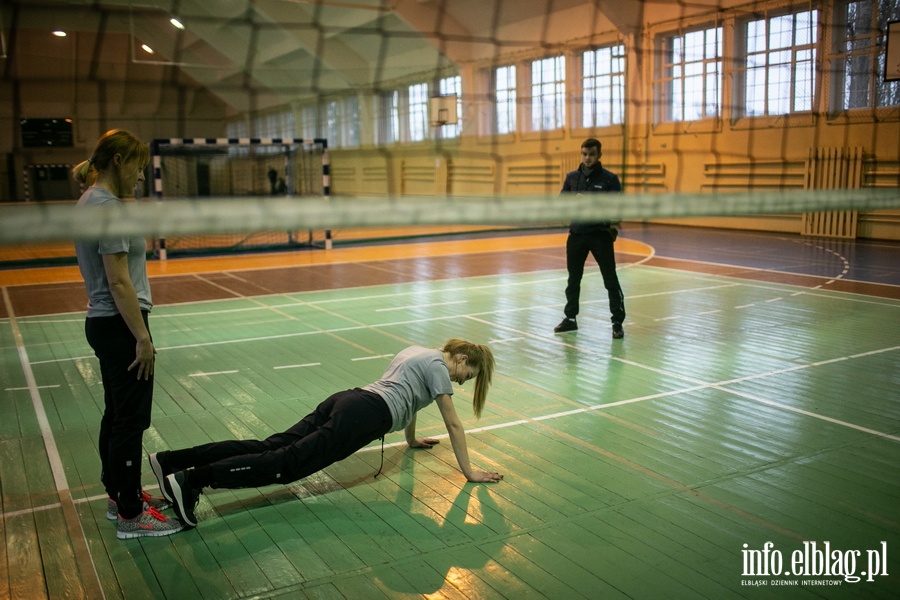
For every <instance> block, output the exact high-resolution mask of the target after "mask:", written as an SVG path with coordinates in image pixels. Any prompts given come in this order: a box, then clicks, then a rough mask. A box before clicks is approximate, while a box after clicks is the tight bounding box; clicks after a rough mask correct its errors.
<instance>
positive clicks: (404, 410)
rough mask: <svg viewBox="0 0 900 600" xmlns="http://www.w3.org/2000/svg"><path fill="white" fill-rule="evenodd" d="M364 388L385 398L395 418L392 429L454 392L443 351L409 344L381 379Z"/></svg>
mask: <svg viewBox="0 0 900 600" xmlns="http://www.w3.org/2000/svg"><path fill="white" fill-rule="evenodd" d="M363 389H364V390H369V391H370V392H375V393H376V394H378V395H379V396H381V397H382V398H384V401H385V403H386V404H387V405H388V409H390V411H391V417H393V419H394V424H393V427H392V428H391V431H400V430H401V429H403V428H405V427H406V426H407V425H409V422H410V421H412V418H413V415H415V414H416V412H417V411H419V410H421V409H423V408H425V407H426V406H428V405H429V404H431V403H432V402H434V399H435V398H436V397H438V396H440V395H441V394H450V395H452V394H453V383H452V382H451V381H450V369H449V368H448V367H447V363H445V362H444V355H443V352H441V351H440V350H435V349H434V348H423V347H421V346H410V347H409V348H406V349H405V350H403V351H402V352H400V353H399V354H397V356H395V357H394V360H393V361H392V362H391V364H390V366H389V367H388V368H387V371H385V372H384V375H382V376H381V379H379V380H378V381H376V382H374V383H370V384H369V385H364V386H363Z"/></svg>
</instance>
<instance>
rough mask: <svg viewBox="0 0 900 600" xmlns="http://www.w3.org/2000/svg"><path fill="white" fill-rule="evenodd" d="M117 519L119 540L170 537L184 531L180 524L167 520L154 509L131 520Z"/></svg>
mask: <svg viewBox="0 0 900 600" xmlns="http://www.w3.org/2000/svg"><path fill="white" fill-rule="evenodd" d="M117 518H118V522H117V523H116V537H117V538H119V539H120V540H129V539H132V538H139V537H159V536H162V535H172V534H173V533H178V532H179V531H181V530H182V529H184V526H183V525H182V524H181V523H179V522H178V521H176V520H175V519H167V518H166V517H165V516H164V515H163V514H162V513H161V512H159V511H158V510H156V509H155V508H148V509H147V510H145V511H144V512H142V513H141V514H139V515H138V516H136V517H135V518H133V519H123V518H122V517H117Z"/></svg>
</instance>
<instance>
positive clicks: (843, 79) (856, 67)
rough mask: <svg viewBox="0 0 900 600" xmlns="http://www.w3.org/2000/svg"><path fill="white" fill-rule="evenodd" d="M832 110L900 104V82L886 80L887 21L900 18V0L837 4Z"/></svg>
mask: <svg viewBox="0 0 900 600" xmlns="http://www.w3.org/2000/svg"><path fill="white" fill-rule="evenodd" d="M834 20H835V27H834V30H833V31H834V33H833V36H834V37H833V43H832V51H833V55H832V57H831V65H832V73H833V81H832V94H831V110H832V111H834V112H838V111H842V110H849V109H853V108H877V107H880V106H898V105H900V82H898V81H885V80H884V67H885V57H886V54H885V46H886V34H887V24H888V23H889V22H891V21H897V20H900V0H880V1H878V2H876V1H875V0H860V1H849V0H843V1H842V2H837V3H836V4H835V19H834Z"/></svg>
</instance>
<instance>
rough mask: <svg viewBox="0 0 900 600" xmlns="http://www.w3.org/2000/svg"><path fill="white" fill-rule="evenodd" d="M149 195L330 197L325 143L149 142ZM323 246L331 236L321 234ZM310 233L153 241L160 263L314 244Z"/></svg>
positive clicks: (321, 140)
mask: <svg viewBox="0 0 900 600" xmlns="http://www.w3.org/2000/svg"><path fill="white" fill-rule="evenodd" d="M150 154H151V165H152V169H153V187H152V190H153V191H152V193H153V197H154V198H155V200H157V201H162V202H165V201H166V200H170V199H176V198H177V199H191V200H193V201H197V202H202V201H203V198H204V197H217V198H222V197H235V198H240V197H260V196H282V197H285V198H290V199H296V201H298V202H302V201H303V199H304V198H322V197H324V198H326V199H327V198H328V197H329V195H330V187H331V186H330V173H329V166H330V165H329V156H328V142H327V140H326V139H324V138H160V139H154V140H153V141H152V142H151V143H150ZM324 244H325V247H326V248H328V249H330V248H331V235H330V232H329V231H326V232H325V241H324ZM312 245H313V232H312V230H293V231H264V232H253V233H241V234H233V235H232V234H217V235H196V236H164V237H160V238H157V239H155V240H154V253H155V254H156V256H157V257H158V258H159V259H160V260H165V259H166V258H167V257H168V256H169V255H172V254H178V253H182V254H184V253H203V252H240V251H246V250H261V249H281V248H291V247H298V246H307V247H308V246H312Z"/></svg>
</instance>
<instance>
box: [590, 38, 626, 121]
mask: <svg viewBox="0 0 900 600" xmlns="http://www.w3.org/2000/svg"><path fill="white" fill-rule="evenodd" d="M581 66H582V69H581V74H582V103H581V126H582V127H597V126H599V127H605V126H609V125H619V124H621V123H623V122H624V120H625V46H623V45H618V46H612V47H609V48H598V49H596V50H589V51H587V52H585V53H584V54H583V55H582V56H581Z"/></svg>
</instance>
